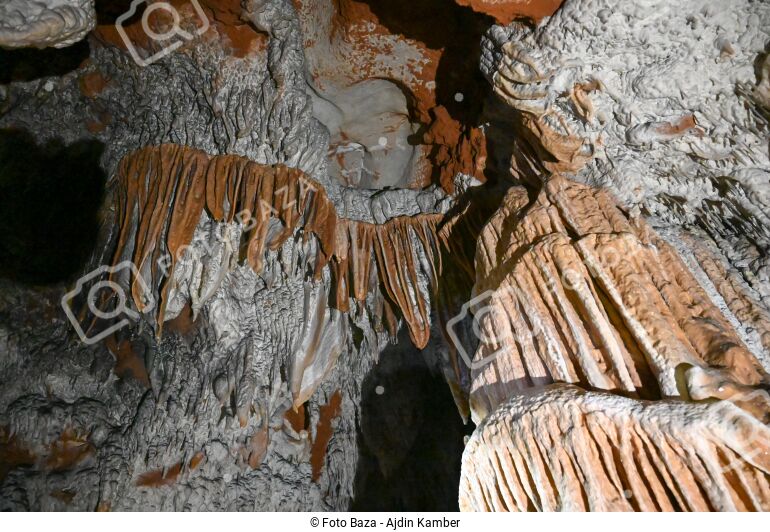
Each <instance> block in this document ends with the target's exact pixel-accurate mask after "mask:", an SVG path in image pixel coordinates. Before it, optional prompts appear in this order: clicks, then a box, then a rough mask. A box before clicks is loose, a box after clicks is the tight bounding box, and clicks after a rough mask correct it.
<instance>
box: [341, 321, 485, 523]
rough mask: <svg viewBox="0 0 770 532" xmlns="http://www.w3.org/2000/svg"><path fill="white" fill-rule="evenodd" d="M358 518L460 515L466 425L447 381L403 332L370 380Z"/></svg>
mask: <svg viewBox="0 0 770 532" xmlns="http://www.w3.org/2000/svg"><path fill="white" fill-rule="evenodd" d="M362 396H363V397H362V403H361V418H360V423H359V433H358V443H359V460H358V466H357V468H356V479H355V498H354V501H353V504H352V507H351V510H352V511H436V512H449V511H458V509H459V507H458V500H457V499H458V488H459V483H460V465H461V459H462V452H463V448H464V438H465V436H467V435H470V434H471V433H472V432H473V428H474V427H473V424H472V423H468V424H467V425H465V424H463V421H462V419H461V417H460V414H459V413H458V411H457V407H456V406H455V403H454V400H453V398H452V394H451V392H450V391H449V387H448V386H447V385H446V381H445V380H444V378H443V377H442V375H441V374H440V373H439V372H438V371H435V370H433V369H431V368H430V367H429V366H428V364H427V363H426V362H425V359H424V357H423V356H422V354H421V353H420V351H419V350H418V349H417V348H416V347H414V345H412V343H411V342H410V341H409V338H408V335H407V334H406V332H405V330H402V332H401V334H400V337H399V342H398V343H397V344H394V345H391V346H389V347H388V348H386V349H385V351H383V353H382V354H381V355H380V361H379V363H378V364H377V365H376V366H375V367H374V368H372V370H371V371H370V372H369V374H368V375H367V377H366V379H365V380H364V384H363V390H362Z"/></svg>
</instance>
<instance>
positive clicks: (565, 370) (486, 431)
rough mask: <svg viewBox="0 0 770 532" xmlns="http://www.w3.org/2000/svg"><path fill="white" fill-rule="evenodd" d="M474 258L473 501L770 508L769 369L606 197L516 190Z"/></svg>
mask: <svg viewBox="0 0 770 532" xmlns="http://www.w3.org/2000/svg"><path fill="white" fill-rule="evenodd" d="M476 268H477V270H476V285H475V287H474V290H475V292H476V293H482V292H483V294H484V296H485V297H482V298H480V299H478V297H477V298H476V299H475V301H476V303H477V304H476V308H474V309H473V310H474V311H475V312H476V314H477V319H478V327H479V330H480V342H479V346H478V349H477V350H476V351H475V354H474V358H473V360H472V363H471V378H472V383H471V401H470V402H471V412H472V414H473V416H474V419H476V420H477V422H479V423H480V425H479V427H478V428H477V429H476V432H475V433H474V436H473V438H472V440H471V443H470V444H469V445H468V446H467V447H466V451H465V453H464V462H463V477H462V485H461V505H462V506H463V508H464V509H466V510H471V509H475V510H532V509H537V510H673V509H681V510H733V509H743V510H766V509H768V508H770V506H768V505H769V504H770V503H769V502H768V501H770V499H769V498H768V495H770V484H769V481H770V462H769V461H768V460H770V427H768V426H767V425H766V423H768V422H769V421H770V396H769V395H768V393H767V391H765V389H764V388H766V387H767V385H768V374H767V372H766V370H765V369H764V368H763V367H762V365H761V364H760V363H759V361H758V360H757V358H756V357H755V356H754V354H753V353H752V352H751V351H750V349H749V348H748V347H747V345H746V343H745V342H744V341H743V339H742V338H741V337H740V335H739V334H738V333H737V332H736V330H735V329H734V328H733V327H732V325H731V321H732V320H734V319H735V318H734V317H733V316H732V314H731V312H730V310H729V309H728V308H718V307H717V306H716V305H715V304H714V303H713V302H712V300H711V298H710V297H709V294H707V293H706V291H705V290H704V289H703V288H702V287H701V286H700V285H699V283H698V281H697V280H696V279H695V277H694V276H693V275H692V273H690V271H689V270H688V268H687V267H686V266H685V264H684V263H683V262H682V260H681V259H680V258H679V256H678V255H677V253H676V252H675V250H674V249H673V248H671V246H669V245H668V244H667V243H666V242H665V241H663V240H662V239H661V238H660V237H659V236H657V235H656V234H655V233H654V231H652V230H651V229H649V228H648V227H647V226H646V224H645V223H644V222H643V221H642V220H640V219H634V218H632V217H630V216H628V214H627V213H626V212H624V211H623V210H622V209H620V208H619V207H618V206H617V205H616V204H615V202H614V200H613V198H612V196H611V195H610V194H609V193H608V192H607V191H605V190H601V189H595V188H592V187H589V186H586V185H581V184H578V183H575V182H572V181H569V180H567V179H565V178H562V177H555V178H552V179H550V180H549V181H548V182H546V183H545V185H544V186H543V189H542V190H541V191H540V193H539V194H538V195H537V196H536V197H535V198H534V199H533V200H531V201H530V199H529V196H528V194H527V192H526V190H524V189H523V188H516V187H514V188H512V189H511V190H510V191H509V192H508V194H507V196H506V198H505V200H504V201H503V205H502V206H501V208H500V209H499V210H498V212H497V213H495V215H493V216H492V218H491V219H490V221H489V222H488V223H487V225H486V226H485V228H484V230H483V231H482V233H481V236H480V238H479V241H478V247H477V254H476ZM755 309H756V304H755ZM765 334H766V332H765ZM563 383H571V384H574V385H579V386H580V387H581V388H582V390H581V389H580V388H577V387H576V386H566V385H565V384H563ZM544 387H545V388H544ZM610 392H612V393H610ZM623 396H625V397H623ZM650 400H654V401H650Z"/></svg>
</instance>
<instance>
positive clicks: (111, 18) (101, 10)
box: [96, 0, 147, 26]
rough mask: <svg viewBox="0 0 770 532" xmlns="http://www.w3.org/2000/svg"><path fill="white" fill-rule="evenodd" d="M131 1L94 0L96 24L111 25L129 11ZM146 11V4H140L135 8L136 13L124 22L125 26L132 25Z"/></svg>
mask: <svg viewBox="0 0 770 532" xmlns="http://www.w3.org/2000/svg"><path fill="white" fill-rule="evenodd" d="M132 3H133V0H96V23H97V24H98V25H100V26H101V25H104V24H108V25H112V24H115V21H116V20H117V19H118V17H120V16H121V15H123V14H124V13H128V11H129V10H130V9H131V4H132ZM145 9H147V4H146V3H142V4H140V5H138V6H137V7H136V13H135V14H134V15H133V16H131V17H130V18H128V19H127V20H126V21H125V24H126V25H128V24H132V23H134V22H136V21H138V20H140V19H141V17H142V13H144V10H145Z"/></svg>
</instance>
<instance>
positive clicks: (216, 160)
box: [114, 145, 441, 347]
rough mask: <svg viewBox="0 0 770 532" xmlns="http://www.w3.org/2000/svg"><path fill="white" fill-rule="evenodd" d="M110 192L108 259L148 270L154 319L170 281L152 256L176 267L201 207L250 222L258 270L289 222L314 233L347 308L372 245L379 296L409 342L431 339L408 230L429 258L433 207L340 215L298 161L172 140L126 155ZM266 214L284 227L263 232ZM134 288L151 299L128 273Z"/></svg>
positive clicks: (217, 216) (364, 277)
mask: <svg viewBox="0 0 770 532" xmlns="http://www.w3.org/2000/svg"><path fill="white" fill-rule="evenodd" d="M115 201H116V219H117V223H118V225H119V227H120V232H119V234H118V239H117V247H116V252H115V254H114V262H115V264H117V263H119V262H120V261H121V260H123V259H124V258H126V257H129V258H130V259H131V260H132V262H133V263H134V264H135V265H136V266H137V268H138V269H139V271H142V272H145V271H146V272H148V273H147V275H148V279H147V281H148V285H149V286H150V287H152V288H153V289H158V290H159V293H160V305H159V306H158V308H157V309H155V310H157V321H158V325H159V327H161V326H162V321H163V316H164V309H165V305H166V300H167V297H168V291H169V288H170V286H171V283H172V282H173V279H171V278H169V277H164V274H163V272H162V271H161V269H160V268H159V267H158V264H159V260H160V259H161V257H163V256H164V255H165V254H166V253H168V256H169V257H171V268H170V270H169V271H171V272H173V266H174V264H175V262H176V260H177V259H178V258H179V253H180V250H182V249H183V247H184V246H186V245H188V244H189V243H190V241H191V240H192V236H193V232H194V230H195V227H196V225H197V223H198V220H199V219H200V216H201V213H202V212H203V211H204V209H205V210H206V212H207V213H208V214H209V215H210V216H211V217H212V218H213V219H214V220H217V221H222V222H233V221H234V220H235V219H236V215H238V217H239V219H240V220H241V221H244V217H245V220H246V221H249V222H250V224H249V225H250V226H251V229H250V231H249V233H248V235H246V237H247V246H246V253H245V255H246V260H247V261H248V263H249V264H250V265H251V267H252V268H253V269H254V270H255V271H257V272H259V271H260V270H261V269H262V264H263V257H264V254H265V252H266V250H268V249H271V250H275V249H278V248H279V247H280V246H281V245H282V244H283V242H284V241H286V239H287V238H289V237H290V236H291V235H292V234H293V233H294V231H295V230H298V229H301V230H302V231H303V232H304V234H305V235H306V237H309V236H310V235H313V236H315V237H316V238H317V239H318V242H319V252H318V255H317V257H316V264H315V272H316V275H320V273H321V269H322V268H323V267H324V266H326V265H327V264H329V265H330V267H331V271H332V274H333V281H334V286H336V294H335V296H334V297H333V300H334V302H335V303H336V305H337V308H338V309H339V310H342V311H346V310H348V305H349V297H354V298H355V299H357V300H359V301H363V300H364V299H365V298H366V294H367V293H368V292H369V291H370V287H369V270H370V265H371V260H372V250H374V257H375V267H376V271H377V275H378V276H379V279H380V282H381V283H382V285H383V287H384V290H385V295H386V297H387V298H388V299H389V301H391V302H392V304H394V305H395V306H396V307H397V308H398V309H399V311H400V312H401V313H402V315H403V316H404V318H405V320H406V322H407V324H408V326H409V331H410V335H411V337H412V340H413V341H414V343H415V345H417V346H418V347H424V346H425V345H426V343H427V341H428V337H429V335H430V327H429V305H428V303H427V302H426V301H424V299H423V296H422V295H421V293H420V290H419V289H418V287H417V269H416V264H415V261H416V259H415V255H414V253H415V251H414V250H413V247H412V246H413V241H412V239H411V237H410V233H411V232H414V234H416V236H417V237H418V240H419V242H420V244H421V246H422V248H423V250H424V252H425V253H426V254H427V256H428V257H429V260H430V262H431V264H434V260H433V256H434V254H435V251H436V249H437V245H438V244H437V239H436V236H435V235H436V224H437V223H438V221H439V219H440V217H441V216H440V215H419V216H414V217H403V218H395V219H392V220H390V221H388V222H386V223H385V224H382V225H375V224H369V223H363V222H356V221H351V220H345V219H339V218H338V217H337V214H336V212H335V210H334V205H333V204H332V202H331V201H330V200H329V198H328V197H327V196H326V193H325V191H324V190H323V187H322V186H321V185H320V184H319V183H316V182H315V181H313V180H311V179H310V178H309V177H307V176H305V175H304V174H303V173H302V172H300V171H299V170H296V169H293V168H288V167H286V166H282V165H277V166H265V165H260V164H257V163H254V162H251V161H249V160H248V159H245V158H243V157H239V156H233V155H226V156H217V157H210V156H208V155H207V154H205V153H204V152H202V151H199V150H193V149H190V148H186V147H184V146H176V145H162V146H158V147H151V148H145V149H142V150H139V151H138V152H135V153H133V154H131V155H129V156H127V157H126V158H124V159H123V161H122V162H121V164H120V167H119V170H118V175H117V176H116V195H115ZM244 213H245V215H244ZM271 218H272V219H276V220H279V221H280V222H281V224H282V227H283V229H282V230H281V231H280V232H279V233H278V234H276V235H273V236H272V237H270V238H268V227H269V225H270V220H271ZM436 277H437V275H436V272H435V270H434V275H433V278H434V279H435V278H436ZM131 291H132V295H133V299H134V301H135V303H136V305H137V308H139V309H140V310H142V311H143V310H145V309H146V308H148V296H149V295H148V294H144V293H143V291H142V285H141V283H138V282H136V280H134V282H133V284H132V288H131ZM412 298H415V300H414V301H413V299H412Z"/></svg>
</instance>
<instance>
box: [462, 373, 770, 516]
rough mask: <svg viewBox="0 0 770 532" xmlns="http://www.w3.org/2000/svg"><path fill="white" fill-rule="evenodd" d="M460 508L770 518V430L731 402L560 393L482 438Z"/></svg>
mask: <svg viewBox="0 0 770 532" xmlns="http://www.w3.org/2000/svg"><path fill="white" fill-rule="evenodd" d="M460 482H461V486H460V508H461V509H463V510H486V511H528V510H540V511H589V510H593V511H714V510H721V511H735V510H743V511H767V510H768V509H770V498H769V497H768V493H770V428H768V427H767V426H766V425H765V424H763V423H762V422H761V421H760V420H757V419H755V418H753V417H752V416H751V415H749V414H748V413H747V412H745V411H743V410H741V409H740V408H738V407H737V406H736V405H734V404H732V403H731V402H729V401H720V402H716V403H713V402H710V403H701V404H696V403H689V402H682V401H672V400H666V401H657V402H648V401H636V400H633V399H628V398H625V397H621V396H618V395H612V394H609V393H596V392H585V391H583V390H580V389H579V388H577V387H574V386H564V385H555V386H552V387H549V388H548V389H547V390H545V391H540V392H538V393H537V394H524V395H518V396H516V397H514V398H513V399H511V400H510V401H509V402H507V403H505V404H503V405H501V407H500V408H499V409H498V410H497V411H496V412H495V413H493V414H492V415H490V416H489V417H488V418H487V419H486V420H485V421H484V422H483V423H482V424H481V425H480V426H479V427H478V429H477V430H476V432H475V433H474V435H473V437H472V438H471V441H470V442H469V443H468V446H467V447H466V450H465V454H464V456H463V474H462V479H461V481H460Z"/></svg>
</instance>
